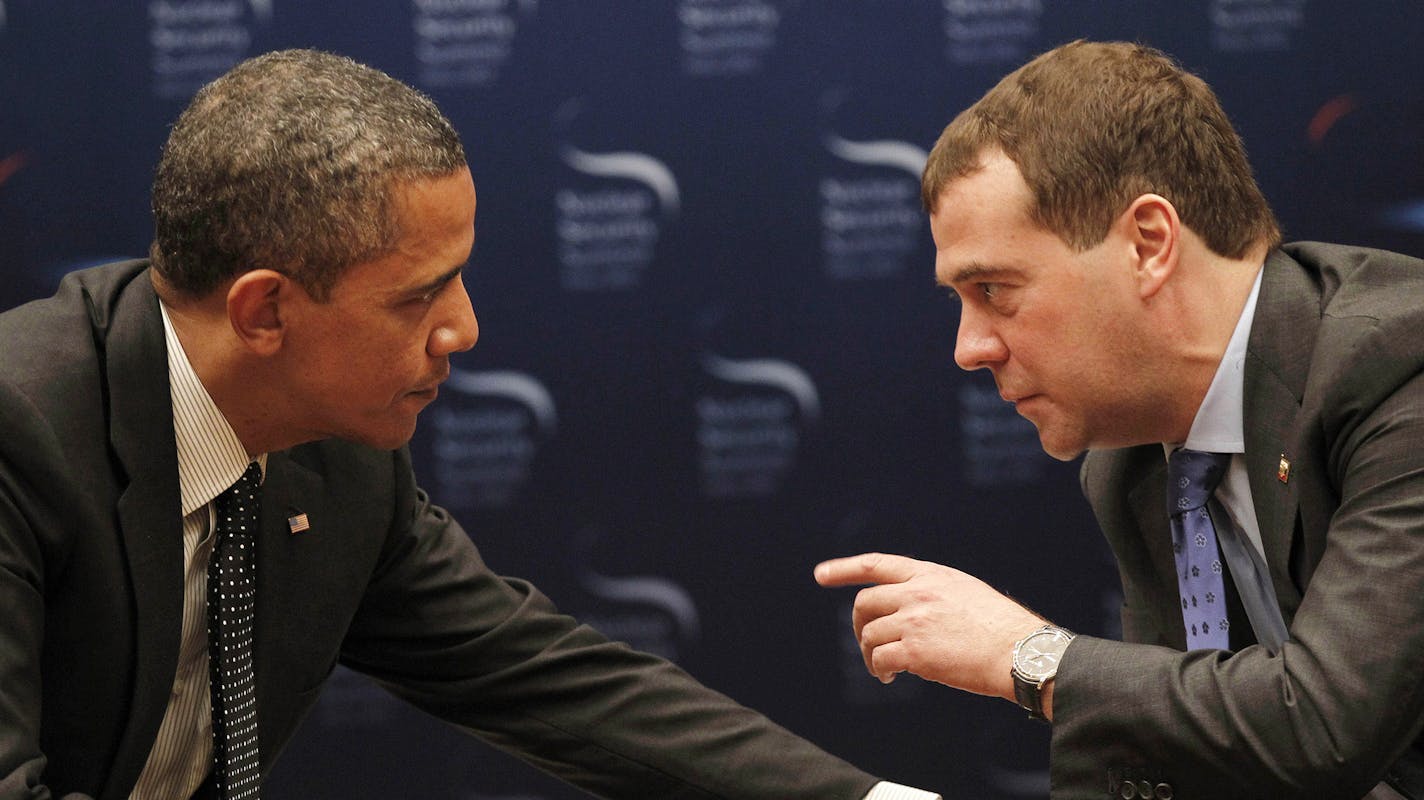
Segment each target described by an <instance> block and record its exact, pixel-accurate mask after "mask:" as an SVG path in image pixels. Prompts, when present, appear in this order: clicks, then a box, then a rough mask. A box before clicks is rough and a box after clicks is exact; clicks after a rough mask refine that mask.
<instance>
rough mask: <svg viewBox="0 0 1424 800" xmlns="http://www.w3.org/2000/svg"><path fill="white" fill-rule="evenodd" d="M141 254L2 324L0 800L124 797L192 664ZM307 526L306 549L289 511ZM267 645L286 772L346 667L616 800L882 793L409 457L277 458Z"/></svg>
mask: <svg viewBox="0 0 1424 800" xmlns="http://www.w3.org/2000/svg"><path fill="white" fill-rule="evenodd" d="M145 267H146V265H145V264H144V263H143V262H127V263H123V264H114V265H108V266H105V267H100V268H97V269H94V270H88V271H85V272H82V273H76V274H73V275H70V276H68V277H67V278H65V280H64V281H63V283H62V284H61V287H60V290H59V292H58V293H57V294H56V295H55V296H54V297H53V298H50V299H48V300H43V301H38V302H35V303H31V304H29V305H26V306H23V307H21V308H19V309H16V310H13V311H10V312H7V313H5V314H0V343H2V344H3V346H0V798H4V799H5V800H9V798H45V797H50V796H61V797H63V796H74V797H84V796H93V797H99V798H123V797H126V796H127V795H128V792H129V790H130V789H131V787H132V786H133V784H134V782H135V781H136V779H137V778H138V775H139V772H140V770H141V769H142V767H143V764H144V761H145V759H146V757H147V755H148V752H149V750H150V749H151V747H152V745H153V741H154V737H155V735H156V734H157V731H158V726H159V723H160V722H161V720H162V717H163V713H164V708H165V706H166V704H167V700H168V695H169V691H170V688H171V683H172V680H173V675H174V668H175V665H176V663H177V659H178V639H179V636H178V632H179V623H180V617H181V609H182V586H181V574H182V544H181V538H182V537H181V525H180V519H179V500H178V471H177V470H178V465H177V460H176V455H175V449H174V448H175V445H174V434H173V418H172V409H171V404H170V401H169V389H168V375H167V360H166V351H165V345H164V336H163V327H162V322H161V319H160V316H159V309H158V304H157V299H156V297H155V295H154V292H153V288H152V285H151V283H150V281H149V275H148V271H147V270H146V268H145ZM298 511H300V512H305V513H306V514H307V516H308V518H309V519H310V522H311V529H310V530H308V531H305V532H303V533H298V534H291V533H289V532H288V530H287V523H286V519H287V517H288V516H289V515H291V514H294V513H297V512H298ZM262 514H263V526H262V531H261V533H260V535H259V539H258V545H257V558H258V562H257V580H258V585H257V591H258V594H257V620H258V627H257V631H256V638H255V650H256V673H257V692H258V704H259V711H258V719H259V722H260V726H261V732H260V737H261V750H262V769H263V772H264V773H265V772H267V771H268V770H269V769H270V767H271V765H272V762H273V761H274V759H275V758H276V757H277V754H278V753H279V752H280V751H281V749H282V747H283V745H284V744H285V743H286V742H287V740H288V739H289V738H290V737H291V735H292V733H293V731H294V730H295V728H296V727H297V725H298V723H299V722H300V721H301V719H302V717H303V715H304V714H305V713H306V712H307V711H308V710H309V709H310V708H311V706H312V704H313V703H314V702H315V700H316V696H317V693H318V691H319V689H320V688H321V685H322V683H323V681H324V680H325V679H326V677H327V676H328V674H330V672H331V670H332V669H333V668H334V667H335V665H336V664H337V663H342V664H346V665H348V666H350V667H352V668H354V669H356V670H358V671H361V672H364V673H366V674H368V675H370V676H372V677H373V678H375V679H376V680H377V681H379V682H380V683H382V684H383V685H385V686H386V687H388V688H389V689H390V690H391V691H393V692H394V693H396V694H398V695H399V696H401V697H403V698H405V699H407V700H409V701H410V702H412V703H414V704H415V705H417V706H419V707H421V708H423V709H425V710H427V711H429V712H431V713H433V714H435V715H437V716H439V717H441V718H444V719H446V720H449V721H451V722H453V723H455V724H456V725H459V726H462V727H464V728H466V729H468V730H470V731H471V732H473V733H475V734H477V735H480V736H482V737H483V738H485V739H487V740H489V741H491V742H493V743H494V744H496V745H498V746H500V747H502V748H505V749H507V750H509V751H511V752H513V753H515V754H516V755H518V756H520V757H522V758H524V759H526V760H528V761H531V762H533V763H534V764H536V765H538V766H540V767H542V768H544V769H547V770H549V771H550V772H553V773H555V774H557V775H559V776H561V777H562V778H564V779H566V780H568V781H570V782H572V783H575V784H577V785H579V786H581V787H583V788H585V789H587V790H589V791H591V792H595V793H600V794H603V795H607V796H610V797H637V798H651V797H668V798H672V797H679V798H681V797H689V798H690V797H749V798H750V797H761V798H768V799H770V798H787V797H801V798H832V797H842V798H858V797H860V796H862V795H863V794H864V793H865V792H866V791H868V790H869V788H870V786H871V785H872V784H873V783H874V779H873V778H872V777H871V776H869V775H867V774H865V773H863V772H861V771H860V770H858V769H855V768H854V767H851V766H850V765H848V764H846V763H844V762H842V761H840V760H839V759H836V758H834V757H832V756H830V755H828V754H826V753H824V752H822V751H820V750H818V749H817V748H815V747H814V746H812V745H811V744H809V743H807V742H805V741H804V740H802V739H799V738H797V737H795V736H793V735H792V734H790V733H788V732H786V731H785V730H783V729H781V728H779V727H777V726H775V725H774V724H772V723H771V722H770V721H768V720H767V719H765V718H764V717H762V716H761V715H759V714H757V713H755V712H752V711H750V710H747V709H745V708H743V707H741V706H739V705H737V704H736V703H733V702H732V701H731V700H729V699H727V698H726V697H724V696H722V695H720V694H717V693H716V692H713V691H711V690H709V689H707V688H705V687H703V686H701V685H700V684H698V683H697V682H696V681H694V680H693V679H692V678H691V677H689V676H688V675H686V674H685V673H684V672H682V671H681V670H679V669H678V668H676V667H675V666H673V665H671V664H669V663H667V662H666V661H663V660H661V659H659V658H656V657H653V656H650V655H646V654H642V653H638V652H634V651H632V650H630V649H629V648H627V647H625V646H623V645H621V644H617V643H612V642H609V641H608V640H606V639H605V638H604V637H603V636H601V635H600V634H598V633H597V632H595V631H593V630H592V629H590V628H588V627H585V626H581V625H578V624H577V623H576V622H575V621H574V620H572V619H570V618H569V617H566V616H563V615H561V614H559V613H558V612H557V611H556V610H555V609H554V607H553V605H552V604H551V603H550V602H549V601H548V600H547V599H546V598H545V597H544V596H543V595H542V594H540V593H539V592H538V590H536V589H535V588H534V587H533V586H531V585H529V584H528V583H526V582H523V581H520V580H515V579H508V578H502V577H499V576H497V575H495V574H494V573H493V572H491V571H490V570H489V569H488V568H487V567H486V566H485V564H484V563H483V562H482V561H481V559H480V556H479V554H478V553H477V552H476V550H475V548H474V546H473V545H472V544H471V542H470V539H469V537H468V536H467V535H466V533H465V531H464V530H462V529H461V528H460V526H459V525H458V524H457V523H456V522H455V521H454V520H452V519H451V518H450V517H449V516H448V515H447V514H446V513H445V511H443V510H442V509H440V508H438V507H436V506H433V505H431V504H430V502H429V500H428V499H427V498H426V496H425V494H424V493H423V492H421V491H420V490H419V489H417V488H416V485H415V481H414V477H413V475H412V472H411V466H410V462H409V457H408V455H407V453H406V452H404V451H399V452H379V451H375V450H371V449H369V448H364V447H359V446H356V445H352V444H348V443H344V442H339V441H327V442H320V443H315V444H311V445H305V446H302V447H298V448H295V449H293V450H291V451H289V452H283V453H273V454H271V456H270V458H269V461H268V465H267V478H266V482H265V485H264V489H263V498H262Z"/></svg>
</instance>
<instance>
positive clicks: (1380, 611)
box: [1051, 244, 1424, 800]
mask: <svg viewBox="0 0 1424 800" xmlns="http://www.w3.org/2000/svg"><path fill="white" fill-rule="evenodd" d="M1421 365H1424V262H1421V261H1419V260H1418V259H1413V258H1408V257H1405V256H1400V255H1397V254H1393V253H1386V252H1382V251H1376V250H1365V249H1359V248H1346V247H1339V246H1333V245H1322V244H1298V245H1287V246H1286V247H1285V248H1283V249H1282V250H1280V251H1277V252H1274V253H1272V254H1271V256H1270V257H1269V259H1268V260H1267V262H1266V266H1265V273H1264V276H1263V278H1262V285H1261V293H1260V298H1259V302H1258V305H1257V308H1256V316H1255V319H1254V322H1253V325H1252V328H1251V334H1250V339H1249V343H1248V352H1247V357H1246V366H1245V393H1244V404H1245V408H1244V411H1245V418H1244V422H1245V438H1246V463H1247V470H1248V474H1249V479H1250V484H1251V495H1252V501H1253V503H1254V505H1255V509H1256V515H1257V518H1258V520H1259V522H1260V528H1261V537H1262V540H1263V544H1264V548H1265V556H1266V561H1267V563H1268V564H1269V567H1270V571H1271V579H1272V581H1273V583H1274V588H1275V593H1276V597H1277V600H1278V601H1279V603H1280V608H1281V612H1282V614H1283V615H1284V617H1285V620H1286V623H1287V625H1288V626H1289V628H1290V641H1289V642H1288V643H1287V644H1286V646H1285V647H1284V649H1283V652H1281V653H1280V654H1278V655H1276V656H1272V655H1270V654H1269V653H1268V652H1267V651H1266V650H1265V648H1262V647H1247V648H1245V649H1243V650H1240V651H1239V652H1237V653H1236V654H1235V655H1232V656H1231V657H1230V658H1225V657H1223V656H1222V654H1220V653H1216V652H1193V653H1183V652H1181V651H1182V650H1183V649H1184V648H1185V646H1186V637H1185V633H1184V631H1183V627H1182V617H1181V610H1180V606H1179V605H1178V598H1177V591H1176V579H1175V577H1174V566H1173V557H1172V552H1171V545H1170V542H1171V535H1170V533H1169V531H1168V525H1167V517H1166V511H1165V499H1164V498H1165V491H1166V489H1165V484H1164V479H1165V474H1166V464H1165V460H1164V458H1163V453H1162V448H1161V446H1160V445H1155V444H1154V445H1146V446H1143V447H1134V448H1127V449H1122V450H1113V451H1102V452H1093V453H1090V454H1089V455H1088V456H1087V458H1086V459H1085V461H1084V464H1083V470H1082V482H1083V488H1084V491H1085V493H1086V494H1087V496H1088V499H1089V501H1090V502H1091V504H1092V507H1093V510H1094V512H1095V514H1096V515H1097V518H1098V521H1099V523H1100V524H1101V526H1102V528H1103V531H1104V533H1105V534H1106V536H1107V539H1108V542H1109V543H1110V544H1111V546H1112V549H1113V551H1114V553H1115V555H1116V557H1117V560H1118V565H1119V568H1120V572H1121V577H1122V585H1123V609H1122V620H1123V636H1124V638H1125V639H1126V640H1127V641H1128V642H1132V643H1139V644H1123V643H1120V642H1110V641H1105V640H1102V639H1096V638H1091V637H1079V638H1078V639H1077V640H1075V641H1074V643H1073V644H1072V645H1070V646H1069V649H1068V652H1067V653H1066V654H1065V657H1064V659H1063V663H1062V667H1061V670H1060V672H1059V674H1058V679H1057V682H1056V685H1055V690H1054V712H1055V714H1054V716H1055V722H1054V729H1053V744H1052V770H1051V772H1052V785H1053V796H1054V797H1055V798H1058V797H1063V798H1068V797H1073V798H1077V797H1104V796H1107V794H1106V792H1107V791H1108V790H1110V789H1111V788H1113V787H1116V786H1118V785H1119V784H1120V783H1121V782H1122V781H1123V780H1133V781H1134V782H1140V781H1144V780H1145V781H1146V782H1147V783H1148V785H1149V786H1152V787H1154V788H1155V787H1156V785H1157V784H1159V783H1165V784H1167V785H1169V786H1171V787H1172V790H1173V796H1175V797H1176V798H1177V800H1196V799H1197V798H1233V797H1260V798H1288V797H1309V798H1333V797H1339V798H1350V799H1351V800H1354V798H1359V797H1361V796H1362V795H1364V794H1365V793H1366V792H1368V791H1370V789H1371V787H1373V786H1374V785H1375V783H1377V782H1378V781H1380V780H1381V779H1386V778H1387V779H1388V780H1389V781H1390V783H1391V784H1392V785H1394V786H1396V787H1397V788H1399V789H1401V790H1403V791H1404V793H1405V794H1406V795H1407V796H1413V797H1424V742H1421V740H1420V735H1421V730H1422V729H1424V377H1421V374H1420V373H1421ZM1283 458H1284V459H1286V460H1287V461H1289V463H1290V470H1289V475H1288V476H1287V479H1286V480H1282V479H1281V476H1280V468H1281V463H1280V462H1281V460H1282V459H1283ZM1244 625H1246V623H1245V621H1244V620H1242V621H1241V623H1240V624H1238V625H1236V626H1233V628H1234V629H1233V633H1236V632H1237V630H1236V629H1238V628H1240V627H1242V626H1244ZM1112 796H1126V795H1112Z"/></svg>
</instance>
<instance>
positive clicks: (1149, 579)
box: [816, 42, 1424, 800]
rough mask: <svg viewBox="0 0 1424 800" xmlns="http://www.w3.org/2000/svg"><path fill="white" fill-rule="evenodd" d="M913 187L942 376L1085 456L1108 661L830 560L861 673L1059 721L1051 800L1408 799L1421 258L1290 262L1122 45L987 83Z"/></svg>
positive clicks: (1416, 752)
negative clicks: (1110, 591)
mask: <svg viewBox="0 0 1424 800" xmlns="http://www.w3.org/2000/svg"><path fill="white" fill-rule="evenodd" d="M923 190H924V191H923V197H924V201H925V206H926V208H927V209H928V211H929V212H930V215H931V228H932V230H933V234H934V239H935V246H936V249H937V256H936V265H935V267H936V272H937V276H938V279H939V281H940V282H941V283H943V284H945V285H946V286H948V287H950V288H951V289H952V290H953V291H954V292H955V293H956V294H957V295H958V296H959V297H960V298H961V300H962V307H961V312H960V313H961V316H960V321H959V332H958V339H957V342H956V350H955V360H956V361H957V362H958V363H959V365H960V366H961V367H963V368H965V369H988V370H990V371H991V372H992V373H993V375H994V379H995V381H996V382H997V384H998V386H999V390H1000V393H1001V394H1002V395H1003V397H1004V399H1005V400H1007V401H1009V402H1012V403H1014V404H1015V405H1016V407H1017V410H1018V412H1019V413H1020V414H1021V415H1023V416H1024V417H1026V418H1028V419H1029V420H1030V421H1032V422H1033V423H1034V425H1035V426H1036V427H1037V428H1038V433H1039V438H1040V441H1041V443H1042V445H1043V448H1044V450H1045V451H1047V452H1048V453H1049V454H1051V455H1053V456H1055V457H1058V458H1061V459H1070V458H1073V457H1075V456H1077V455H1078V454H1079V453H1081V452H1083V451H1084V450H1088V451H1089V452H1088V455H1087V457H1086V459H1085V460H1084V463H1083V467H1082V483H1083V487H1084V491H1085V492H1086V494H1087V496H1088V500H1089V502H1090V503H1091V505H1092V507H1093V510H1094V512H1095V513H1096V515H1097V518H1098V520H1099V523H1100V524H1101V526H1102V528H1103V531H1104V532H1105V534H1106V536H1107V538H1108V541H1109V543H1110V544H1111V545H1112V548H1113V550H1114V553H1115V555H1116V557H1117V561H1118V565H1119V568H1120V573H1121V578H1122V584H1123V595H1124V603H1123V609H1122V615H1123V633H1124V639H1126V642H1115V641H1106V640H1103V639H1099V638H1095V637H1091V636H1076V637H1075V636H1074V635H1073V634H1072V633H1071V632H1069V631H1065V630H1063V629H1061V628H1059V627H1057V626H1053V625H1050V624H1047V623H1046V622H1045V621H1044V620H1043V619H1042V618H1040V617H1039V616H1038V615H1037V614H1036V613H1034V612H1032V611H1029V610H1028V609H1025V608H1023V607H1022V606H1021V605H1019V604H1017V603H1015V602H1014V601H1012V600H1011V599H1009V598H1007V597H1005V596H1003V595H1001V594H1000V593H998V592H997V591H995V590H993V589H992V588H990V587H988V586H987V585H985V584H983V583H982V582H980V581H978V580H976V579H974V578H973V577H971V576H969V575H966V574H964V573H962V572H959V571H957V570H954V569H952V568H950V567H946V566H941V565H938V564H932V563H927V562H922V561H915V560H912V559H908V558H903V557H899V556H890V555H881V554H864V555H861V556H855V557H852V558H848V559H839V560H835V561H831V562H827V563H824V564H821V565H819V566H818V567H817V570H816V577H817V579H818V580H819V581H821V582H822V583H823V584H826V585H846V584H853V583H874V584H878V585H876V586H872V587H870V588H868V589H864V590H862V592H861V594H860V595H859V596H858V597H857V600H856V604H855V613H854V626H855V632H856V635H857V637H858V638H859V641H860V643H861V647H862V651H863V654H864V657H865V662H866V665H867V667H868V668H869V670H870V671H871V672H872V673H873V674H874V675H876V676H878V677H880V678H881V679H882V680H885V681H889V680H891V679H892V678H893V677H894V675H895V674H896V673H898V672H901V671H910V672H913V673H916V674H918V675H921V676H923V677H925V678H929V679H932V680H936V681H940V682H942V683H945V684H948V685H950V686H954V687H958V688H962V689H967V690H969V691H974V692H979V693H982V694H988V695H997V696H1000V697H1004V698H1006V699H1009V700H1015V701H1017V702H1018V703H1020V704H1021V705H1022V706H1024V707H1025V708H1026V709H1028V710H1029V712H1030V714H1031V715H1032V716H1036V717H1040V718H1044V719H1049V720H1051V722H1052V725H1053V738H1052V749H1051V769H1050V776H1051V785H1052V788H1051V791H1052V796H1053V797H1055V798H1080V797H1104V796H1109V797H1122V798H1133V797H1156V798H1167V797H1175V798H1177V800H1182V799H1183V798H1227V797H1232V798H1234V797H1243V798H1244V797H1269V798H1273V799H1278V798H1288V797H1300V798H1350V799H1351V800H1354V798H1359V797H1362V796H1369V797H1372V798H1398V797H1401V796H1403V797H1410V798H1420V797H1424V740H1421V738H1420V737H1421V732H1424V692H1421V691H1420V687H1421V686H1424V503H1421V498H1424V446H1421V443H1424V375H1421V367H1424V337H1421V334H1420V332H1421V331H1424V304H1421V303H1420V301H1419V298H1421V297H1424V262H1421V261H1419V260H1418V259H1414V258H1409V257H1406V256H1402V255H1398V254H1394V253H1386V252H1382V251H1377V250H1368V249H1362V248H1353V247H1341V246H1334V245H1323V244H1296V245H1285V246H1281V245H1280V233H1279V231H1278V228H1277V225H1276V222H1275V219H1274V216H1273V214H1272V213H1271V211H1270V209H1269V208H1268V206H1267V205H1266V202H1265V199H1264V198H1263V196H1262V195H1261V193H1260V191H1259V189H1258V188H1257V187H1256V185H1255V182H1254V179H1253V178H1252V176H1251V171H1250V167H1249V165H1248V164H1247V161H1246V157H1245V153H1244V151H1243V149H1242V147H1241V144H1240V141H1239V139H1238V137H1237V136H1236V134H1235V132H1234V131H1233V130H1232V128H1231V125H1230V123H1229V122H1228V120H1227V119H1226V117H1225V114H1224V113H1223V112H1222V110H1221V108H1220V105H1219V104H1218V102H1217V100H1216V98H1215V96H1214V95H1213V94H1212V92H1211V90H1210V89H1209V88H1208V87H1207V86H1206V84H1205V83H1203V82H1202V81H1201V80H1200V79H1198V78H1196V77H1195V76H1193V75H1190V74H1189V73H1186V72H1184V71H1183V70H1182V69H1181V68H1180V67H1179V66H1177V65H1176V64H1175V63H1173V62H1172V61H1171V60H1170V59H1168V58H1167V57H1166V56H1164V55H1162V54H1161V53H1158V52H1156V51H1153V50H1150V49H1148V48H1144V47H1141V46H1136V45H1128V44H1097V43H1087V42H1075V43H1072V44H1068V45H1064V46H1062V47H1060V48H1057V49H1055V50H1053V51H1050V52H1049V53H1046V54H1044V55H1042V56H1040V57H1038V58H1036V59H1034V60H1033V61H1031V62H1030V63H1029V64H1027V65H1025V66H1024V67H1022V68H1020V69H1019V70H1017V71H1016V72H1014V73H1012V74H1010V75H1009V76H1007V77H1006V78H1004V80H1003V81H1001V82H1000V83H999V85H998V86H996V87H995V88H994V89H992V90H991V91H989V92H988V93H987V94H986V95H985V96H984V97H983V98H982V99H980V100H979V101H978V102H977V103H976V104H975V105H974V106H972V107H971V108H969V109H967V110H966V111H965V112H963V113H962V114H960V115H959V116H958V117H957V118H956V119H955V120H954V121H953V122H951V123H950V125H949V126H948V127H947V128H946V129H945V131H944V133H943V135H942V136H941V137H940V139H939V141H938V143H937V144H936V145H935V148H934V151H933V153H932V154H931V155H930V158H929V161H928V164H927V166H926V169H925V173H924V181H923ZM1208 477H1210V478H1211V480H1207V478H1208ZM1169 490H1170V497H1171V506H1170V510H1169V499H1168V498H1169ZM1024 558H1025V561H1026V562H1032V560H1033V557H1032V554H1031V553H1026V554H1025V555H1024ZM1196 559H1200V560H1196ZM1042 567H1043V568H1044V569H1045V570H1048V574H1050V575H1051V567H1050V566H1049V565H1042Z"/></svg>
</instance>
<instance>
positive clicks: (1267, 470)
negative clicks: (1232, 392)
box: [1243, 250, 1320, 625]
mask: <svg viewBox="0 0 1424 800" xmlns="http://www.w3.org/2000/svg"><path fill="white" fill-rule="evenodd" d="M1319 325H1320V289H1319V287H1318V286H1317V285H1316V284H1315V282H1314V281H1313V280H1311V277H1310V276H1309V274H1308V273H1307V272H1306V271H1305V270H1304V269H1303V268H1301V266H1300V265H1299V264H1297V263H1296V262H1295V261H1294V260H1293V259H1291V258H1290V257H1289V256H1287V255H1285V254H1284V253H1282V252H1280V251H1279V250H1277V251H1275V252H1273V253H1272V254H1271V256H1270V257H1269V258H1268V259H1267V261H1266V266H1265V272H1264V274H1263V276H1262V279H1261V294H1260V298H1259V299H1258V301H1257V304H1256V316H1255V319H1254V320H1253V322H1252V325H1251V337H1250V339H1249V341H1248V344H1247V352H1246V369H1245V383H1244V400H1243V403H1244V408H1243V415H1244V426H1245V431H1244V433H1245V439H1246V470H1247V475H1248V476H1249V478H1250V484H1251V499H1252V503H1253V505H1254V506H1255V509H1256V521H1257V523H1258V524H1259V526H1260V529H1261V542H1262V545H1263V546H1264V549H1265V556H1266V564H1267V566H1268V567H1269V568H1270V571H1271V582H1272V585H1273V587H1274V589H1275V593H1276V599H1277V601H1278V603H1279V604H1280V608H1281V614H1282V616H1284V617H1285V619H1286V623H1287V625H1289V623H1290V620H1291V619H1293V618H1294V617H1295V610H1296V608H1297V607H1298V606H1299V605H1300V600H1301V595H1302V592H1303V585H1301V584H1299V583H1298V582H1297V581H1296V580H1295V577H1296V576H1294V575H1292V573H1291V570H1290V564H1291V553H1292V548H1293V547H1294V546H1296V542H1295V528H1296V524H1295V521H1296V515H1297V514H1296V511H1297V507H1298V500H1297V497H1298V495H1297V492H1296V487H1297V486H1298V482H1296V481H1292V480H1289V478H1290V477H1291V476H1290V474H1289V473H1290V470H1292V469H1296V468H1298V467H1297V465H1303V464H1305V463H1306V461H1307V459H1306V458H1305V455H1306V454H1304V453H1297V452H1295V447H1296V442H1298V441H1299V436H1298V431H1297V426H1298V425H1299V424H1300V407H1301V397H1302V395H1303V393H1304V390H1305V379H1306V375H1307V372H1308V370H1309V368H1310V357H1311V353H1312V351H1313V350H1314V347H1315V336H1316V331H1317V329H1318V328H1319ZM1282 459H1285V460H1286V462H1288V463H1290V464H1291V465H1290V466H1289V467H1285V468H1284V471H1285V472H1286V478H1287V479H1286V480H1282V477H1281V473H1282V471H1283V465H1282V463H1281V462H1282Z"/></svg>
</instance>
